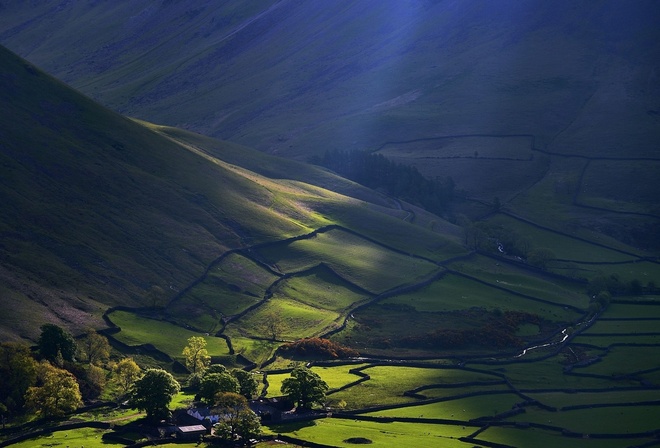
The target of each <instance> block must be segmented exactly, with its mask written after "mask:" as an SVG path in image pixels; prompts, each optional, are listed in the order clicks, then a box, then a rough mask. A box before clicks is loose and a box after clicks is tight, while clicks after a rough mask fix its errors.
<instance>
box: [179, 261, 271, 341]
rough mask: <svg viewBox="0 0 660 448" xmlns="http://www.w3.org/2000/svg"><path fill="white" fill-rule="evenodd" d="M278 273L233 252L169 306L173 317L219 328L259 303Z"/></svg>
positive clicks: (213, 328) (197, 324) (192, 323)
mask: <svg viewBox="0 0 660 448" xmlns="http://www.w3.org/2000/svg"><path fill="white" fill-rule="evenodd" d="M277 278H278V277H277V276H276V275H274V274H272V273H270V272H269V271H268V270H267V269H264V268H263V267H261V266H260V265H259V264H257V263H255V262H254V261H252V260H250V259H249V258H246V257H244V256H243V255H240V254H236V253H234V254H230V255H228V256H227V257H225V258H224V259H223V260H222V261H221V262H220V263H218V264H217V265H216V266H214V267H213V268H212V269H211V270H210V271H209V273H208V275H206V276H205V277H204V279H203V280H202V281H201V282H200V283H198V284H197V285H195V286H194V287H193V288H191V289H190V290H189V291H187V292H186V293H185V294H184V295H183V296H181V297H179V298H178V299H177V300H176V301H174V302H172V303H170V304H169V305H168V309H167V312H168V314H169V315H170V316H172V318H175V319H177V320H181V321H184V322H186V323H189V324H190V325H193V326H195V327H197V328H203V329H207V328H208V329H210V330H209V332H211V331H217V330H218V326H219V321H220V320H221V319H222V318H223V317H226V316H232V315H235V314H238V313H240V312H241V311H244V310H245V309H246V308H248V307H250V306H252V305H254V304H255V303H257V302H259V301H260V300H261V299H262V298H263V296H264V293H265V292H266V289H267V288H268V287H269V286H270V285H271V284H272V283H273V282H274V281H275V280H277Z"/></svg>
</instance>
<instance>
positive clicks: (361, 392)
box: [332, 366, 497, 409]
mask: <svg viewBox="0 0 660 448" xmlns="http://www.w3.org/2000/svg"><path fill="white" fill-rule="evenodd" d="M362 372H363V373H366V374H368V375H369V376H370V379H369V380H368V381H365V382H363V383H360V384H357V385H355V386H352V387H350V388H348V389H345V390H343V391H340V392H337V393H334V394H332V399H333V400H335V401H339V400H344V401H345V402H346V405H347V409H361V408H365V407H369V406H376V405H389V404H399V403H410V402H414V401H415V399H413V398H410V397H406V396H404V395H403V393H404V392H405V391H408V390H412V389H415V388H417V387H421V386H425V385H434V384H454V383H463V382H466V381H492V380H494V379H497V378H496V377H494V376H490V375H487V374H479V373H474V372H466V371H461V370H457V369H437V368H422V367H403V366H402V367H398V366H373V367H369V368H367V369H363V370H362Z"/></svg>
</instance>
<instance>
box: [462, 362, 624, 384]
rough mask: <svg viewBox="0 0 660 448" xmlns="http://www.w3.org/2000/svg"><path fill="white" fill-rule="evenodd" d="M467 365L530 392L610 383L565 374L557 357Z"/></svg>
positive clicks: (601, 379) (608, 382) (605, 380)
mask: <svg viewBox="0 0 660 448" xmlns="http://www.w3.org/2000/svg"><path fill="white" fill-rule="evenodd" d="M468 365H469V366H470V367H478V368H481V369H484V370H492V371H493V372H498V373H501V374H504V375H506V377H507V378H508V379H509V381H510V382H511V384H512V385H513V386H514V387H516V388H517V389H521V390H525V391H530V392H531V391H533V390H534V389H547V388H548V387H553V388H559V389H575V390H580V389H592V388H607V387H610V386H611V384H612V383H611V381H609V380H607V379H604V378H589V377H578V376H574V375H565V374H564V373H563V365H562V364H561V363H560V359H559V358H558V357H552V358H549V359H544V360H537V361H534V362H529V363H525V362H519V363H512V364H506V365H504V366H497V365H493V366H488V365H479V364H478V363H468ZM621 385H625V384H621Z"/></svg>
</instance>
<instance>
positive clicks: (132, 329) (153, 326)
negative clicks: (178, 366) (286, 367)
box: [108, 311, 229, 359]
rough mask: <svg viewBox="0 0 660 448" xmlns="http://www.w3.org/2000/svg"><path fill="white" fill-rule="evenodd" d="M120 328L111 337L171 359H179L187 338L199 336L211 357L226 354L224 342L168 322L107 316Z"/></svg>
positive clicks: (121, 313) (119, 314) (115, 314)
mask: <svg viewBox="0 0 660 448" xmlns="http://www.w3.org/2000/svg"><path fill="white" fill-rule="evenodd" d="M108 317H109V318H110V320H112V322H113V323H114V324H115V325H117V326H119V327H120V328H121V331H120V332H119V333H117V334H115V335H114V337H115V338H116V339H117V340H119V341H121V342H123V343H124V344H127V345H142V344H153V345H154V346H155V347H156V348H157V349H158V350H161V351H163V352H165V353H167V354H168V355H169V356H171V357H172V358H176V359H182V355H181V352H182V351H183V348H184V347H185V346H186V344H187V343H188V338H190V337H191V336H202V337H204V339H205V340H206V342H207V346H206V349H207V350H208V352H209V354H210V355H211V356H223V355H228V354H229V348H228V347H227V342H226V341H225V340H224V339H222V338H217V337H213V336H205V335H203V334H199V333H196V332H193V331H190V330H186V329H185V328H182V327H179V326H177V325H174V324H171V323H169V322H165V321H160V320H155V319H149V318H146V317H141V316H138V315H137V314H134V313H129V312H126V311H114V312H112V313H110V314H109V316H108Z"/></svg>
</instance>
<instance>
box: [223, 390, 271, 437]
mask: <svg viewBox="0 0 660 448" xmlns="http://www.w3.org/2000/svg"><path fill="white" fill-rule="evenodd" d="M213 412H214V413H215V414H218V415H220V420H219V421H218V423H217V424H216V425H215V427H214V429H215V434H216V435H217V436H218V437H220V438H222V439H224V440H229V441H234V440H236V439H237V438H239V439H242V440H244V441H246V440H249V439H251V438H254V437H257V436H258V435H259V434H260V433H261V423H260V421H259V417H258V416H257V415H256V414H255V413H254V412H252V410H251V409H250V407H249V406H248V402H247V400H246V398H245V397H244V396H243V395H239V394H236V393H232V392H221V393H218V394H216V396H215V398H214V406H213Z"/></svg>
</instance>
